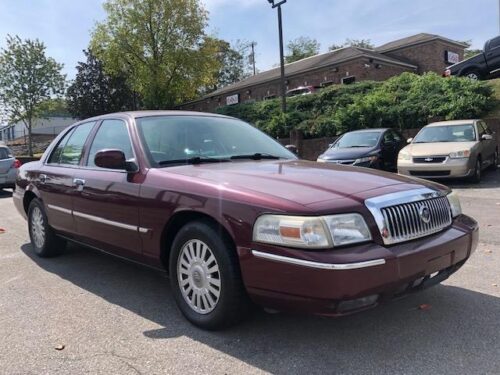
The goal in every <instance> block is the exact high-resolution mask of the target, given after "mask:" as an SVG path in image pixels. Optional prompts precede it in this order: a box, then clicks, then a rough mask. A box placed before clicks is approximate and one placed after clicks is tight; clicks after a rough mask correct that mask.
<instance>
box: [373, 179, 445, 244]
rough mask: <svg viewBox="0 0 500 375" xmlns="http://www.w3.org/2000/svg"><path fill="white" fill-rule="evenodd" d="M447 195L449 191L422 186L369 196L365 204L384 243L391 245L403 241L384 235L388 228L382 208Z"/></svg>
mask: <svg viewBox="0 0 500 375" xmlns="http://www.w3.org/2000/svg"><path fill="white" fill-rule="evenodd" d="M446 195H447V193H446V192H444V191H440V190H433V189H430V188H420V189H413V190H407V191H401V192H397V193H390V194H385V195H380V196H377V197H373V198H369V199H366V200H365V206H366V208H368V210H369V211H370V212H371V214H372V215H373V218H374V219H375V222H376V223H377V227H378V229H379V232H380V234H381V237H382V239H383V241H384V244H386V245H391V244H395V243H401V242H402V241H398V240H394V239H392V238H385V237H384V236H383V235H382V232H383V231H384V229H385V228H386V222H385V219H384V215H383V214H382V208H385V207H391V206H395V205H400V204H405V203H413V202H420V201H425V200H429V199H433V198H441V197H445V196H446ZM450 216H451V212H450ZM442 229H443V228H441V229H439V230H436V231H435V232H433V233H437V232H440V231H441V230H442ZM433 233H426V234H424V235H422V236H419V237H414V238H411V239H416V238H421V237H426V236H428V235H430V234H433Z"/></svg>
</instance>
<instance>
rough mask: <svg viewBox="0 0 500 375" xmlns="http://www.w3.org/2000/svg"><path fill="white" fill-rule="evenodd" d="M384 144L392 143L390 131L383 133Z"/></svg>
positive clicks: (392, 138) (392, 137)
mask: <svg viewBox="0 0 500 375" xmlns="http://www.w3.org/2000/svg"><path fill="white" fill-rule="evenodd" d="M384 143H385V144H390V143H394V133H393V132H392V131H390V130H388V131H386V132H385V133H384Z"/></svg>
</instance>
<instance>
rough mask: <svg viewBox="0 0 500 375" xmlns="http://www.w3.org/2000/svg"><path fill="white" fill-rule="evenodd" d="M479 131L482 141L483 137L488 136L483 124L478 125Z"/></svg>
mask: <svg viewBox="0 0 500 375" xmlns="http://www.w3.org/2000/svg"><path fill="white" fill-rule="evenodd" d="M477 130H478V132H479V140H481V137H482V136H483V135H485V134H486V130H485V128H484V125H483V123H482V122H478V123H477Z"/></svg>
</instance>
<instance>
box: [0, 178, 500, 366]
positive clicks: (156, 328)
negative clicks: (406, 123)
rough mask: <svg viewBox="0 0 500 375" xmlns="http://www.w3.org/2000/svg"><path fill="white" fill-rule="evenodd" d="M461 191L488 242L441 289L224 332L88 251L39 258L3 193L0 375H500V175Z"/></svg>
mask: <svg viewBox="0 0 500 375" xmlns="http://www.w3.org/2000/svg"><path fill="white" fill-rule="evenodd" d="M452 186H454V187H455V188H456V189H457V191H459V194H460V196H461V197H462V205H463V209H464V211H465V213H467V214H470V215H471V216H473V217H475V218H476V219H477V220H478V221H479V222H480V224H481V242H480V246H479V248H478V250H477V251H476V253H475V254H474V255H473V257H472V258H471V259H470V261H469V262H468V263H467V264H466V265H465V266H464V267H463V268H462V269H461V270H460V271H459V272H458V273H456V274H455V275H453V276H452V277H451V278H450V279H448V280H447V281H446V282H445V283H443V284H442V285H440V286H437V287H434V288H431V289H429V290H427V291H425V292H422V293H420V294H416V295H412V296H410V297H408V298H405V299H402V300H399V301H396V302H392V303H390V304H387V305H384V306H380V307H379V308H377V309H374V310H371V311H368V312H365V313H361V314H358V315H354V316H351V317H346V318H341V319H336V320H334V319H327V318H319V317H311V316H295V315H287V314H277V315H269V314H266V313H264V312H257V313H255V314H254V316H253V317H252V318H251V319H250V320H249V321H248V322H246V323H244V324H242V325H240V326H238V327H235V328H233V329H231V330H228V331H224V332H215V333H214V332H204V331H201V330H198V329H196V328H194V327H193V326H191V325H190V324H189V323H187V322H186V321H185V320H184V319H183V317H182V316H181V315H180V313H179V312H178V311H177V309H176V307H175V305H174V302H173V299H172V295H171V292H170V289H169V286H168V283H167V279H166V278H165V276H164V275H162V274H161V273H158V272H156V271H152V270H149V269H146V268H143V267H140V266H136V265H134V264H130V263H128V262H125V261H121V260H118V259H115V258H112V257H110V256H107V255H103V254H100V253H98V252H95V251H92V250H89V249H85V248H82V247H77V246H70V247H69V249H68V251H67V252H66V253H65V254H64V255H62V256H61V257H58V258H55V259H50V260H46V259H38V258H35V257H34V256H33V255H32V253H31V251H30V245H29V240H28V234H27V225H26V223H25V221H24V220H23V219H22V218H21V216H19V215H18V214H17V212H15V209H14V206H13V204H12V199H11V197H10V194H8V193H1V192H0V228H4V229H5V233H4V234H0V335H1V339H0V374H165V373H168V374H174V373H176V374H178V373H182V374H191V373H197V374H205V373H210V374H236V373H238V374H240V373H248V374H253V373H266V372H268V373H277V374H303V373H309V374H316V373H322V374H324V373H338V374H340V373H346V374H347V373H356V374H377V373H384V374H402V373H405V374H457V373H459V374H460V373H462V374H499V373H500V322H499V319H500V286H499V285H500V247H499V244H500V172H497V173H489V174H488V175H486V176H485V181H484V182H483V183H482V184H481V185H468V184H460V183H452ZM421 304H428V305H430V307H431V308H430V309H428V310H420V309H418V306H419V305H421ZM63 346H64V348H63V349H62V350H57V349H61V348H62V347H63Z"/></svg>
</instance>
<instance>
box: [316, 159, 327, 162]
mask: <svg viewBox="0 0 500 375" xmlns="http://www.w3.org/2000/svg"><path fill="white" fill-rule="evenodd" d="M316 161H317V162H318V163H326V160H325V159H321V158H318V160H316Z"/></svg>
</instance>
